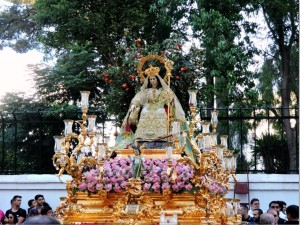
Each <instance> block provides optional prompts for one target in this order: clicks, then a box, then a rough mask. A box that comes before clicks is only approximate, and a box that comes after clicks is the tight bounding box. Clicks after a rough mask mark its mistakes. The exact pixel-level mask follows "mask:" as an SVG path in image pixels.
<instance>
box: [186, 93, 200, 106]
mask: <svg viewBox="0 0 300 225" xmlns="http://www.w3.org/2000/svg"><path fill="white" fill-rule="evenodd" d="M197 92H198V90H188V93H189V96H190V98H189V105H190V106H197Z"/></svg>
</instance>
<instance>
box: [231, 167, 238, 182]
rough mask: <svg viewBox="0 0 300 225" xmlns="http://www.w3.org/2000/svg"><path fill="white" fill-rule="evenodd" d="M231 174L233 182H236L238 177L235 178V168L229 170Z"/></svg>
mask: <svg viewBox="0 0 300 225" xmlns="http://www.w3.org/2000/svg"><path fill="white" fill-rule="evenodd" d="M231 176H232V178H233V180H234V183H237V182H238V179H237V178H236V175H235V170H233V171H231Z"/></svg>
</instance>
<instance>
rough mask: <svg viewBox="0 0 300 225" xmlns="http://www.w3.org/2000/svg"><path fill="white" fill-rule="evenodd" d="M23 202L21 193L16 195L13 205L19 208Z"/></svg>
mask: <svg viewBox="0 0 300 225" xmlns="http://www.w3.org/2000/svg"><path fill="white" fill-rule="evenodd" d="M21 203H22V196H20V195H15V196H14V197H13V198H12V200H11V205H12V206H15V207H17V208H19V207H20V206H21Z"/></svg>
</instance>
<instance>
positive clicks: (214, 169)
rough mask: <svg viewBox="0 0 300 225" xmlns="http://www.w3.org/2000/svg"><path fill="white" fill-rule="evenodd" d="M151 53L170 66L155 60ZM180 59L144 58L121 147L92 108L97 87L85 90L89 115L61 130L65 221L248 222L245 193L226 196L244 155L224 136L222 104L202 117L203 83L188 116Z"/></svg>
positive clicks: (58, 155)
mask: <svg viewBox="0 0 300 225" xmlns="http://www.w3.org/2000/svg"><path fill="white" fill-rule="evenodd" d="M151 60H152V61H153V60H156V61H158V62H159V64H161V66H162V67H164V68H165V71H166V73H165V74H164V75H161V74H160V67H156V66H152V65H149V64H148V65H147V63H146V62H148V61H151ZM146 65H147V67H146ZM172 65H173V62H172V61H170V60H167V59H165V58H163V57H161V56H158V55H148V56H145V57H143V58H141V60H140V63H139V66H138V68H137V71H138V73H139V78H140V80H141V82H143V84H142V86H141V88H140V91H139V92H138V93H137V94H136V95H135V97H134V98H133V99H132V101H131V104H130V107H129V110H128V112H127V115H126V117H125V118H124V120H123V124H122V127H121V131H120V134H119V135H118V137H117V139H116V144H115V146H114V147H113V148H108V147H107V143H105V141H103V137H102V134H101V133H100V132H98V131H97V130H96V122H95V121H96V116H95V115H88V108H89V91H82V92H81V104H80V105H81V110H82V118H81V119H80V120H71V119H69V120H64V123H65V130H64V135H63V136H55V137H54V139H55V148H54V150H55V154H54V156H53V164H54V166H55V167H56V169H57V170H58V171H59V172H58V176H61V175H62V174H64V172H65V171H66V172H67V173H68V174H69V175H70V176H71V178H72V179H71V180H69V181H67V183H66V190H67V196H65V197H62V198H61V204H60V205H59V206H58V207H57V209H56V213H57V215H58V218H59V219H60V220H61V222H62V223H63V224H238V223H240V222H241V217H240V215H238V213H237V210H238V207H239V199H229V198H225V195H226V194H227V192H228V189H229V188H230V184H229V178H230V176H232V177H233V179H234V180H235V181H236V178H235V168H236V156H235V155H234V154H233V153H232V151H230V150H229V149H228V146H227V138H228V137H227V136H226V135H220V136H219V138H218V134H217V124H218V117H217V116H218V111H217V110H212V112H211V121H199V119H196V118H197V116H196V107H197V99H196V93H197V90H187V91H188V93H189V96H190V98H189V106H190V113H191V119H190V121H186V117H185V113H184V111H183V109H182V106H181V104H180V102H179V100H178V98H177V97H176V95H175V94H174V92H173V91H172V90H171V88H170V77H171V72H172ZM145 67H146V68H145ZM197 124H200V127H199V128H200V129H197V130H199V131H200V132H195V129H196V127H197ZM198 126H199V125H198ZM219 139H220V140H221V141H220V143H218V140H219ZM74 143H75V144H74Z"/></svg>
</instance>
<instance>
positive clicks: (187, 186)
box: [185, 184, 193, 191]
mask: <svg viewBox="0 0 300 225" xmlns="http://www.w3.org/2000/svg"><path fill="white" fill-rule="evenodd" d="M185 189H186V190H188V191H190V190H192V189H193V186H192V185H191V184H187V185H185Z"/></svg>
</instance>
